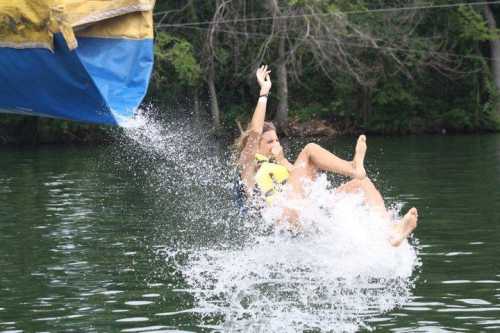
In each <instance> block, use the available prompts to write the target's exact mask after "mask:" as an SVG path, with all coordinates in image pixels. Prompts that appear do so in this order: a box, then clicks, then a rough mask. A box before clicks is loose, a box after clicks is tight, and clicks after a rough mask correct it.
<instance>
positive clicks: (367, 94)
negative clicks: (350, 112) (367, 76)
mask: <svg viewBox="0 0 500 333" xmlns="http://www.w3.org/2000/svg"><path fill="white" fill-rule="evenodd" d="M361 91H362V94H363V99H362V106H361V114H362V117H363V123H364V124H366V123H367V122H368V117H369V115H370V113H371V112H372V89H371V87H366V86H363V87H361Z"/></svg>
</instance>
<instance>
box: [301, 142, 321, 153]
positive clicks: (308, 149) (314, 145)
mask: <svg viewBox="0 0 500 333" xmlns="http://www.w3.org/2000/svg"><path fill="white" fill-rule="evenodd" d="M319 148H321V146H320V145H318V144H317V143H312V142H310V143H308V144H306V145H305V147H304V149H302V151H303V152H305V153H307V154H308V155H309V156H310V155H311V154H312V153H313V152H314V151H315V150H318V149H319Z"/></svg>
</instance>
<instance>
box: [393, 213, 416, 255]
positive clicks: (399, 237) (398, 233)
mask: <svg viewBox="0 0 500 333" xmlns="http://www.w3.org/2000/svg"><path fill="white" fill-rule="evenodd" d="M417 220H418V211H417V209H416V208H415V207H413V208H411V209H410V210H409V211H408V212H407V213H406V214H405V216H403V219H402V220H401V221H400V222H399V223H398V224H396V225H395V226H394V231H393V234H392V235H391V237H390V239H389V242H390V243H391V245H392V246H399V245H401V243H402V242H403V241H404V240H405V239H406V238H408V236H410V234H411V233H412V231H413V230H414V229H415V228H416V227H417Z"/></svg>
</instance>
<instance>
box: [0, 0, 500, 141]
mask: <svg viewBox="0 0 500 333" xmlns="http://www.w3.org/2000/svg"><path fill="white" fill-rule="evenodd" d="M457 3H459V1H425V2H423V1H403V0H372V1H364V0H355V1H348V0H286V1H285V0H263V1H245V0H233V1H228V0H212V1H202V0H190V1H173V0H172V1H171V0H168V1H166V0H159V1H157V4H156V8H155V28H156V35H155V36H156V37H155V38H156V40H155V45H156V47H155V67H154V72H153V75H152V79H151V82H150V87H149V91H148V94H147V96H146V99H145V103H147V104H153V105H155V106H157V107H155V108H151V110H153V111H151V112H154V113H156V116H160V117H164V118H166V119H168V117H169V114H168V113H169V112H172V110H175V109H179V110H190V113H191V114H192V115H194V117H193V119H208V121H207V125H206V126H207V127H208V129H209V130H212V131H213V133H214V134H218V133H228V132H232V133H234V132H235V129H236V128H237V122H240V123H241V124H245V123H246V121H248V119H249V117H250V116H251V113H252V111H253V108H254V106H255V103H256V99H257V95H258V91H259V90H258V87H257V83H256V81H255V75H254V72H255V69H256V68H257V67H258V66H259V65H260V64H262V63H266V64H269V66H270V67H271V69H272V71H273V73H272V80H273V89H272V96H271V98H270V102H269V119H273V120H274V121H275V122H276V124H277V125H278V127H279V129H280V131H281V132H282V133H284V134H289V135H296V134H297V132H296V131H295V132H294V131H291V130H290V129H291V128H293V127H294V126H295V127H297V124H317V123H318V121H320V122H321V124H322V125H324V126H328V127H331V128H333V129H334V131H336V132H337V133H340V134H343V133H347V134H350V133H357V132H366V133H376V134H418V133H443V132H447V133H449V132H457V133H473V132H483V131H498V130H499V129H500V107H499V98H498V91H499V89H498V88H499V86H500V62H499V63H498V64H497V63H496V62H495V61H493V60H492V59H493V58H497V55H498V59H500V54H499V53H500V44H499V40H500V30H498V29H497V24H496V22H497V19H500V5H495V4H489V5H480V6H470V5H462V6H452V7H445V6H446V5H449V4H452V5H454V4H457ZM464 3H473V1H468V2H467V1H464ZM414 6H417V7H418V6H424V7H432V8H425V9H418V10H393V11H390V10H382V11H380V9H388V8H401V7H414ZM436 6H442V7H436ZM262 18H265V19H262ZM193 22H194V23H193ZM200 22H201V23H200ZM163 106H168V107H163ZM183 112H185V111H183ZM313 120H314V121H316V122H312V121H313ZM312 126H313V125H312ZM111 134H112V133H110V130H109V129H108V128H105V127H99V126H94V125H86V124H77V123H71V122H66V121H60V120H52V119H39V118H36V117H21V116H13V115H1V116H0V144H2V143H24V144H33V143H58V142H63V143H99V142H106V141H108V140H109V139H110V137H111V136H112V135H111Z"/></svg>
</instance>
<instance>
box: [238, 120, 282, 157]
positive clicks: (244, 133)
mask: <svg viewBox="0 0 500 333" xmlns="http://www.w3.org/2000/svg"><path fill="white" fill-rule="evenodd" d="M238 128H239V129H240V133H241V134H240V136H239V138H238V139H236V141H235V142H234V145H233V147H234V151H235V153H236V154H237V155H238V156H239V154H241V152H242V151H243V149H245V146H246V145H247V141H248V137H249V136H250V133H251V132H252V130H251V129H250V126H248V128H247V129H246V130H243V128H242V127H241V124H240V123H239V122H238ZM269 131H276V127H275V126H274V124H273V123H272V122H270V121H265V122H264V126H262V134H264V133H266V132H269ZM262 134H261V135H262ZM259 141H260V137H259Z"/></svg>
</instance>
